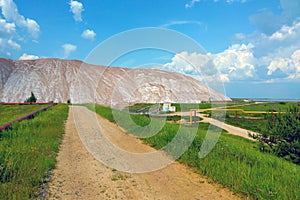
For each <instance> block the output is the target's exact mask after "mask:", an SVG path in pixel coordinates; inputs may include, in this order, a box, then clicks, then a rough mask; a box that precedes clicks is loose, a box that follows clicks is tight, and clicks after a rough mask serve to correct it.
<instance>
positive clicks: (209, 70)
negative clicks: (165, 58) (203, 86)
mask: <svg viewBox="0 0 300 200" xmlns="http://www.w3.org/2000/svg"><path fill="white" fill-rule="evenodd" d="M161 67H162V69H164V70H167V71H172V72H179V73H182V74H186V75H189V76H192V77H194V78H196V79H198V80H200V81H205V82H218V81H221V82H229V77H228V75H227V74H221V73H219V72H218V70H217V69H216V67H215V66H214V63H213V60H212V55H211V54H210V53H207V54H204V53H196V52H193V53H188V52H186V51H183V52H181V53H178V54H176V55H174V56H173V58H172V60H171V62H169V63H166V64H164V65H162V66H161Z"/></svg>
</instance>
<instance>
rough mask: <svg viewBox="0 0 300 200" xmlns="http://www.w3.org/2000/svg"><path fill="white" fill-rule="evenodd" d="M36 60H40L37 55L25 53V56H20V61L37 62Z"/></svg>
mask: <svg viewBox="0 0 300 200" xmlns="http://www.w3.org/2000/svg"><path fill="white" fill-rule="evenodd" d="M36 59H39V57H38V56H36V55H29V54H26V53H23V55H22V56H20V58H19V60H36Z"/></svg>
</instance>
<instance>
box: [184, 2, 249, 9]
mask: <svg viewBox="0 0 300 200" xmlns="http://www.w3.org/2000/svg"><path fill="white" fill-rule="evenodd" d="M200 1H201V0H191V1H190V2H188V3H186V4H185V8H192V7H194V5H195V4H196V3H198V2H200ZM202 1H203V0H202ZM212 1H213V2H215V3H216V2H219V1H221V0H212ZM223 1H225V2H226V3H228V4H232V3H246V2H247V1H248V0H223Z"/></svg>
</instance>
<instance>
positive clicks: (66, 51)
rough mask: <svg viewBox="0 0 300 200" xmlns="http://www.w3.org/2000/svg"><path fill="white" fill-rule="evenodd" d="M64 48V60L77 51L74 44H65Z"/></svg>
mask: <svg viewBox="0 0 300 200" xmlns="http://www.w3.org/2000/svg"><path fill="white" fill-rule="evenodd" d="M62 48H63V49H64V57H63V58H67V57H69V55H70V54H71V53H72V52H74V51H76V49H77V46H75V45H73V44H64V45H62Z"/></svg>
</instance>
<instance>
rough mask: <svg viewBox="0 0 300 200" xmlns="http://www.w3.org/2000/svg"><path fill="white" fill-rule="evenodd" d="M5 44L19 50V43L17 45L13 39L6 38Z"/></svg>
mask: <svg viewBox="0 0 300 200" xmlns="http://www.w3.org/2000/svg"><path fill="white" fill-rule="evenodd" d="M7 44H8V45H9V46H10V47H12V48H13V49H16V50H20V49H21V45H19V44H18V43H16V42H15V41H13V40H11V39H9V40H7Z"/></svg>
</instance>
